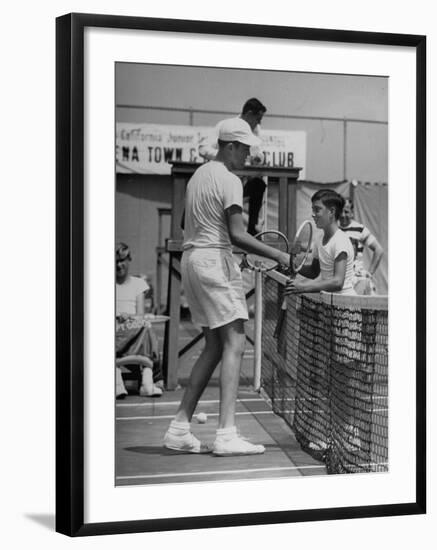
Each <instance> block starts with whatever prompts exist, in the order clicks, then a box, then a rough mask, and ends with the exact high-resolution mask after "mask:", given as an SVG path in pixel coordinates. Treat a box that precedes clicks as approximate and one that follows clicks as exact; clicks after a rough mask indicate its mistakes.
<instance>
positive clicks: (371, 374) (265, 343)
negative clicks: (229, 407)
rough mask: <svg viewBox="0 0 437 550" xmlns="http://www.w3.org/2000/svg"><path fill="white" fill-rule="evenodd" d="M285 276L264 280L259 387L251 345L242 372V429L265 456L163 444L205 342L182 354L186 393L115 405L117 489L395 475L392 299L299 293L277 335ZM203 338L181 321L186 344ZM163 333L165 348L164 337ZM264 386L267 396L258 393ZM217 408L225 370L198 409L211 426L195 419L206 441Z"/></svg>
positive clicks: (250, 325) (249, 329) (212, 429)
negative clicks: (180, 450) (183, 450)
mask: <svg viewBox="0 0 437 550" xmlns="http://www.w3.org/2000/svg"><path fill="white" fill-rule="evenodd" d="M285 279H286V278H285V277H284V276H282V275H281V274H275V272H272V273H271V274H270V275H267V276H265V278H264V281H263V293H262V294H263V304H262V359H261V363H262V365H261V369H260V373H259V375H260V379H259V383H258V382H257V381H256V380H255V379H254V368H253V365H254V348H253V346H252V345H251V344H249V343H248V344H247V346H246V352H245V356H244V361H243V368H242V372H241V376H240V391H239V396H238V406H237V427H238V429H239V431H240V432H241V434H242V436H244V437H247V438H248V439H249V440H250V441H252V442H254V443H261V444H263V445H264V446H265V447H266V452H265V454H263V455H255V456H247V457H232V458H230V457H226V458H223V457H215V456H213V455H209V454H207V455H190V454H177V453H175V452H173V451H170V450H167V449H164V448H163V446H162V440H163V436H164V433H165V431H166V429H167V427H168V424H169V422H170V420H171V419H172V418H173V417H174V414H175V412H176V409H177V406H178V404H179V402H180V399H181V396H182V391H183V389H182V388H183V386H184V383H185V381H186V380H187V378H188V376H189V373H190V370H191V367H192V365H193V364H194V362H195V360H196V358H197V356H198V355H199V353H200V351H201V349H202V347H203V345H204V343H203V341H202V340H200V341H199V342H198V343H197V344H195V345H194V346H193V347H192V348H190V350H189V352H187V353H186V354H184V355H183V356H182V357H181V358H180V362H179V367H178V376H179V381H180V384H181V386H182V388H179V389H177V390H176V391H167V392H165V393H164V395H163V396H162V397H160V398H142V397H138V396H136V395H129V396H128V397H127V398H126V399H125V400H123V401H117V402H116V484H117V485H132V484H151V483H153V484H156V483H179V482H185V483H186V482H196V481H219V480H232V479H235V480H237V479H238V480H240V479H271V478H278V477H292V476H305V475H324V474H339V473H350V474H351V473H366V472H387V471H388V469H389V460H388V459H389V457H388V418H389V414H388V413H389V410H388V307H387V297H383V296H381V297H350V296H340V295H333V294H326V293H325V295H324V293H322V294H320V295H319V294H317V295H304V296H298V297H293V299H291V297H290V298H289V300H288V305H287V312H286V316H285V322H284V323H283V325H282V329H281V331H280V332H279V333H277V331H276V330H275V325H276V323H277V319H278V308H280V305H281V303H282V290H283V284H284V281H285ZM258 314H259V311H258ZM256 319H257V313H256V312H255V322H256ZM258 326H259V323H258ZM253 328H254V321H253V320H251V321H249V322H248V323H247V327H246V333H247V334H248V336H249V337H250V338H251V340H252V341H253V339H254V338H253ZM276 328H277V327H276ZM195 334H196V330H195V329H194V327H193V326H192V325H191V323H190V322H189V321H184V322H181V325H180V334H179V345H180V347H181V348H182V347H183V346H184V345H185V344H187V343H188V342H189V341H190V340H191V339H192V337H193V336H194V335H195ZM158 337H160V339H161V343H162V334H158ZM259 386H260V387H261V391H260V392H256V391H254V389H253V388H254V387H259ZM218 407H219V387H218V372H216V373H215V374H214V376H213V378H212V379H211V381H210V384H209V386H208V388H207V390H206V391H205V393H204V395H203V396H202V399H201V401H200V403H199V405H198V407H197V409H196V411H195V415H196V414H197V413H199V412H203V413H206V414H207V415H208V420H207V422H206V423H205V424H198V423H196V420H195V418H196V416H195V417H194V419H193V424H192V430H193V433H194V434H195V435H196V436H198V437H199V438H200V439H201V440H202V441H204V442H206V443H212V441H213V440H214V437H215V431H216V428H217V420H218Z"/></svg>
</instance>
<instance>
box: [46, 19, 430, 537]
mask: <svg viewBox="0 0 437 550" xmlns="http://www.w3.org/2000/svg"><path fill="white" fill-rule="evenodd" d="M57 23H58V25H57V38H58V48H57V75H58V79H57V84H58V86H57V92H58V93H57V100H58V103H57V113H58V114H59V117H58V125H57V135H58V136H61V138H60V140H59V142H58V160H59V162H58V171H57V190H58V195H57V199H58V200H57V220H58V228H59V231H58V234H59V238H58V240H57V252H58V255H57V269H58V271H57V277H58V279H57V280H58V286H57V292H58V293H57V323H58V324H57V339H58V342H59V346H58V348H57V372H58V377H57V388H56V390H57V472H56V475H57V483H58V486H57V487H58V492H57V503H58V507H57V510H58V512H57V518H58V523H57V530H58V531H59V532H61V533H65V534H70V535H71V534H73V535H76V536H85V535H87V534H115V533H122V532H124V533H136V532H142V531H161V530H164V531H168V530H175V529H185V530H186V529H199V528H202V527H203V528H211V527H225V526H227V527H230V526H243V525H260V524H273V523H287V522H296V521H297V522H300V521H317V520H323V519H345V518H351V517H361V518H363V517H375V516H385V515H390V514H391V515H398V514H403V515H407V514H408V515H409V514H421V513H423V511H424V498H425V493H424V483H425V454H424V441H425V439H424V428H425V423H424V412H425V401H424V398H425V394H424V390H425V386H424V381H425V378H424V374H425V370H424V349H425V348H424V342H425V331H424V319H425V317H424V314H425V309H424V307H425V306H424V290H423V289H424V285H423V283H424V265H425V263H424V262H425V256H424V252H423V248H422V247H421V245H420V243H421V239H422V238H424V224H423V221H424V218H423V211H424V205H425V188H424V185H423V182H424V178H425V156H424V155H425V149H424V126H423V114H424V111H423V109H424V59H425V57H424V37H421V36H413V35H406V36H397V35H390V34H380V35H379V34H374V33H362V34H360V33H348V32H346V31H340V30H339V31H337V30H335V31H330V30H324V29H310V28H308V29H297V28H292V27H268V26H253V25H248V26H244V25H242V26H239V25H228V24H226V23H210V22H207V21H206V22H205V21H190V22H187V21H182V20H180V21H179V20H173V19H168V20H158V19H153V18H137V17H132V18H123V17H117V16H104V15H86V14H72V15H66V16H65V17H62V18H59V19H58V21H57ZM407 212H408V215H407V214H406V213H407ZM65 365H67V372H69V373H70V376H65V372H66V371H65V369H66V366H65ZM66 479H67V480H69V484H68V486H67V487H66V486H65V480H66ZM188 495H189V498H188ZM230 495H232V498H230ZM72 514H73V515H72Z"/></svg>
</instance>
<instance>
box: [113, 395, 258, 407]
mask: <svg viewBox="0 0 437 550" xmlns="http://www.w3.org/2000/svg"><path fill="white" fill-rule="evenodd" d="M251 401H262V402H263V403H266V400H265V399H263V398H262V397H255V398H244V397H243V398H241V399H237V403H238V402H241V403H247V402H251ZM180 403H181V402H180V400H179V401H152V402H150V403H117V407H145V406H148V405H151V406H153V407H156V406H157V405H164V406H165V405H180ZM214 403H220V400H219V399H209V400H207V399H206V400H205V401H199V403H198V405H213V404H214Z"/></svg>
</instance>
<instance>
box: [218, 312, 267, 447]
mask: <svg viewBox="0 0 437 550" xmlns="http://www.w3.org/2000/svg"><path fill="white" fill-rule="evenodd" d="M219 331H220V337H221V341H222V343H223V356H222V365H221V373H220V416H219V425H218V429H217V436H216V439H215V441H214V446H213V453H214V454H215V455H216V456H239V455H255V454H261V453H263V452H264V451H265V449H264V447H263V445H253V444H252V443H249V441H247V440H245V439H243V438H241V437H239V436H238V434H237V428H236V426H235V408H236V402H237V394H238V384H239V380H240V369H241V362H242V359H243V352H244V344H245V334H244V325H243V320H242V319H237V320H235V321H233V322H231V323H229V324H227V325H225V326H223V327H220V329H219Z"/></svg>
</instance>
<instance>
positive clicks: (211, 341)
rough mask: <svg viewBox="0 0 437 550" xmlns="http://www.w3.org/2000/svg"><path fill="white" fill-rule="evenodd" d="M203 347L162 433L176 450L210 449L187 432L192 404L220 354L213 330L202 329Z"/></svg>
mask: <svg viewBox="0 0 437 550" xmlns="http://www.w3.org/2000/svg"><path fill="white" fill-rule="evenodd" d="M203 333H204V335H205V341H206V343H205V348H204V349H203V351H202V353H201V354H200V357H199V358H198V359H197V361H196V363H195V364H194V367H193V370H192V371H191V375H190V380H189V382H188V386H187V388H186V390H185V392H184V396H183V397H182V401H181V404H180V405H179V409H178V411H177V413H176V416H175V418H174V420H172V422H171V423H170V427H169V429H168V430H167V433H166V434H165V436H164V446H165V447H167V448H168V449H173V450H176V451H180V452H188V453H205V452H210V451H211V449H210V448H209V447H208V446H207V445H203V444H202V443H201V442H200V441H199V440H198V439H197V438H196V437H194V435H193V434H192V433H191V432H190V420H191V417H192V416H193V413H194V410H195V408H196V405H197V403H198V401H199V399H200V396H201V395H202V393H203V390H204V389H205V387H206V385H207V384H208V382H209V380H210V378H211V375H212V373H213V372H214V369H215V368H216V366H217V365H218V363H219V361H220V359H221V355H222V344H221V341H220V337H219V334H218V332H217V330H211V329H209V328H206V327H205V328H204V329H203Z"/></svg>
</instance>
